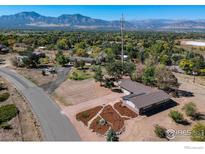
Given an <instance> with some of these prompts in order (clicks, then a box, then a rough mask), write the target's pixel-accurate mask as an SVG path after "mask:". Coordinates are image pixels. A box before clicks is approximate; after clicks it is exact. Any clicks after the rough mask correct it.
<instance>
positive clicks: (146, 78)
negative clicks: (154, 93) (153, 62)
mask: <svg viewBox="0 0 205 154" xmlns="http://www.w3.org/2000/svg"><path fill="white" fill-rule="evenodd" d="M142 82H143V83H144V84H146V85H154V84H155V67H146V68H145V70H144V73H143V75H142Z"/></svg>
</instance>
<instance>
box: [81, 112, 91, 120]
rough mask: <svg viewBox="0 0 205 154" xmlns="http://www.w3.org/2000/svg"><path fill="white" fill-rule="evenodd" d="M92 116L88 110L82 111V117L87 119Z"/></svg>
mask: <svg viewBox="0 0 205 154" xmlns="http://www.w3.org/2000/svg"><path fill="white" fill-rule="evenodd" d="M89 116H90V114H89V113H88V112H83V113H82V117H83V118H85V119H87V118H88V117H89Z"/></svg>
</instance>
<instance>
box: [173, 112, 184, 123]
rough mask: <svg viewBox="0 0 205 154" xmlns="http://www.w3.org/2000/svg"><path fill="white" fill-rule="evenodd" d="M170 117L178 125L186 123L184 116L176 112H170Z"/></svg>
mask: <svg viewBox="0 0 205 154" xmlns="http://www.w3.org/2000/svg"><path fill="white" fill-rule="evenodd" d="M169 117H171V118H172V119H173V120H174V121H175V122H176V123H182V122H183V121H184V117H183V114H182V113H180V112H178V111H175V110H172V111H170V112H169Z"/></svg>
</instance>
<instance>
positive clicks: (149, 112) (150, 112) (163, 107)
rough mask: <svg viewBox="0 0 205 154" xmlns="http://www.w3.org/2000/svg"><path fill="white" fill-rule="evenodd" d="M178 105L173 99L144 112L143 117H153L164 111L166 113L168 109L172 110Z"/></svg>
mask: <svg viewBox="0 0 205 154" xmlns="http://www.w3.org/2000/svg"><path fill="white" fill-rule="evenodd" d="M177 105H178V103H177V102H175V101H173V100H172V99H170V100H169V101H167V102H165V103H162V104H159V105H156V106H154V107H152V108H150V109H148V110H146V111H144V112H143V113H142V114H143V115H146V116H147V117H149V116H152V115H154V114H157V113H160V112H162V111H165V110H167V109H170V108H172V107H175V106H177Z"/></svg>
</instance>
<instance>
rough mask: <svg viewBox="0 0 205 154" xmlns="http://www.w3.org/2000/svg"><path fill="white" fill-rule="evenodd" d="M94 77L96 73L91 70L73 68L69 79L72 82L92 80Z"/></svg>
mask: <svg viewBox="0 0 205 154" xmlns="http://www.w3.org/2000/svg"><path fill="white" fill-rule="evenodd" d="M93 76H94V72H93V71H91V70H90V69H84V70H81V69H77V68H73V69H72V70H71V73H70V74H69V76H68V78H69V79H71V80H85V79H89V78H92V77H93Z"/></svg>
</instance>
